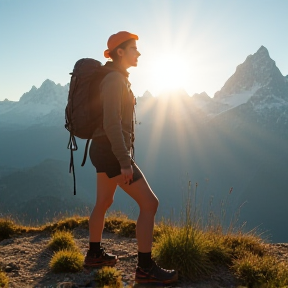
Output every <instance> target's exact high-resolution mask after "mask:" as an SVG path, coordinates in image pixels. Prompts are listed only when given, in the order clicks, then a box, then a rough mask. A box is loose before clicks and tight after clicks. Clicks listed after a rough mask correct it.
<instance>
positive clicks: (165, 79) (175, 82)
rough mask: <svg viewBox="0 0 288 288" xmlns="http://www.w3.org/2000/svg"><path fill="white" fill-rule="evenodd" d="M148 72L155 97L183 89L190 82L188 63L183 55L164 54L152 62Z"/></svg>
mask: <svg viewBox="0 0 288 288" xmlns="http://www.w3.org/2000/svg"><path fill="white" fill-rule="evenodd" d="M152 63H153V64H152V65H151V67H149V68H150V72H151V76H152V79H153V90H154V94H155V96H157V95H159V94H161V93H163V92H166V91H171V90H178V89H184V90H185V88H186V87H188V86H190V83H191V81H192V76H191V71H190V68H189V65H188V62H187V61H185V57H183V55H178V54H176V53H165V54H161V55H159V56H158V57H157V58H156V59H155V61H153V62H152Z"/></svg>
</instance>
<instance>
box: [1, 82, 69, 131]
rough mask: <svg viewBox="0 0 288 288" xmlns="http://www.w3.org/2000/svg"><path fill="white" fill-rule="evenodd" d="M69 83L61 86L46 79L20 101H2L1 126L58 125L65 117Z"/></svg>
mask: <svg viewBox="0 0 288 288" xmlns="http://www.w3.org/2000/svg"><path fill="white" fill-rule="evenodd" d="M67 94H68V84H67V85H65V86H61V85H60V84H57V85H56V84H55V83H54V82H53V81H51V80H48V79H47V80H45V81H44V82H43V83H42V85H41V87H40V88H38V89H37V88H36V87H35V86H33V87H32V88H31V90H30V91H29V92H27V93H24V94H23V95H22V96H21V98H20V100H19V101H18V102H13V101H9V100H7V99H6V100H4V101H0V127H6V128H7V127H9V129H11V128H14V129H15V128H16V129H17V127H29V126H33V125H45V126H57V125H61V124H62V122H63V119H65V118H64V112H63V111H64V110H63V109H64V108H63V107H65V105H66V103H67Z"/></svg>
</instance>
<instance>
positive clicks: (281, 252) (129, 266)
mask: <svg viewBox="0 0 288 288" xmlns="http://www.w3.org/2000/svg"><path fill="white" fill-rule="evenodd" d="M73 234H74V238H75V241H76V243H77V246H78V247H79V248H80V251H81V252H82V254H83V255H85V253H86V251H87V248H88V230H87V229H83V228H76V229H74V231H73ZM50 237H51V236H50V234H49V233H47V232H42V233H27V234H24V235H21V236H19V237H15V238H11V239H6V240H3V241H1V242H0V265H1V267H2V268H3V270H4V271H6V274H7V275H8V277H9V280H10V283H9V288H20V287H21V288H22V287H23V288H24V287H33V288H36V287H39V288H40V287H41V288H48V287H49V288H54V287H55V288H56V287H57V285H58V287H61V288H62V287H63V288H64V287H65V288H72V287H74V288H77V287H94V286H95V284H96V283H95V282H94V280H93V276H94V271H88V270H83V271H82V272H78V273H59V274H55V273H53V272H51V270H50V269H49V261H50V259H51V257H52V255H53V252H52V251H51V250H50V249H48V248H47V244H48V242H49V240H50ZM103 244H104V246H105V247H106V249H107V251H108V252H112V253H115V254H116V255H118V257H119V260H120V261H118V262H117V264H116V268H117V269H118V270H121V275H122V279H123V281H124V283H125V285H128V284H130V285H133V284H134V283H133V279H134V273H135V266H136V263H137V257H136V256H137V245H136V239H133V238H125V237H120V236H118V235H116V234H112V233H107V232H105V233H104V234H103ZM267 249H269V251H270V252H271V253H272V254H274V255H276V256H277V257H278V258H279V259H281V260H284V261H288V244H273V245H272V244H270V245H267ZM63 282H67V284H66V286H65V285H64V283H63ZM60 283H62V285H60ZM69 283H70V284H69ZM72 283H73V285H72ZM236 283H237V281H236V279H235V278H234V277H233V276H232V275H231V274H230V273H229V271H228V270H227V269H224V268H219V271H217V273H215V274H214V275H211V278H209V279H207V280H206V281H201V283H193V282H184V281H179V283H177V284H176V285H175V287H195V288H204V287H205V288H209V287H211V288H212V287H229V288H232V287H237V284H236ZM142 287H143V286H142Z"/></svg>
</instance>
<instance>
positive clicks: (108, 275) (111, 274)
mask: <svg viewBox="0 0 288 288" xmlns="http://www.w3.org/2000/svg"><path fill="white" fill-rule="evenodd" d="M95 280H96V282H97V284H98V285H97V287H104V286H108V287H115V288H121V287H123V283H122V277H121V275H120V271H118V270H117V269H116V268H114V267H103V268H102V269H100V270H98V271H97V272H96V275H95Z"/></svg>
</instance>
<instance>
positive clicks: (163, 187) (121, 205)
mask: <svg viewBox="0 0 288 288" xmlns="http://www.w3.org/2000/svg"><path fill="white" fill-rule="evenodd" d="M287 79H288V77H287V76H283V75H282V74H281V72H280V71H279V69H278V68H277V66H276V64H275V62H274V61H273V60H272V59H271V58H270V56H269V53H268V50H267V49H266V48H265V47H263V46H262V47H260V49H259V50H258V51H257V52H256V53H254V54H252V55H249V56H248V57H247V58H246V59H245V60H244V62H243V63H242V64H240V65H238V66H237V68H236V71H235V73H234V74H233V75H232V76H231V77H230V78H229V79H228V80H227V81H226V83H224V85H223V87H222V88H221V90H220V91H218V92H216V93H215V95H214V97H213V98H210V97H209V96H208V95H207V94H206V93H205V92H202V93H200V94H194V95H193V96H192V97H190V96H189V95H187V93H186V92H185V91H170V92H169V95H165V94H163V95H162V97H153V96H152V95H151V93H149V92H148V91H147V92H145V93H144V95H143V97H138V98H137V105H136V115H137V123H138V125H136V143H135V147H136V150H135V152H136V162H137V164H138V165H139V166H140V168H141V169H142V171H143V172H144V174H145V177H146V178H147V179H148V181H149V184H150V186H151V187H152V189H153V190H154V192H155V193H156V195H157V197H158V198H159V200H160V206H159V209H158V217H159V219H161V217H162V216H164V217H170V216H171V213H172V214H173V215H175V217H176V215H178V213H179V211H180V209H181V206H182V205H183V202H185V195H186V194H187V191H188V190H189V189H192V190H193V191H194V192H193V193H194V194H195V197H193V201H192V205H193V206H194V207H195V209H196V208H197V210H201V211H202V213H203V215H202V216H201V219H207V218H209V215H210V210H211V209H213V210H215V213H216V214H217V213H218V214H221V213H222V212H223V203H224V202H225V203H226V204H225V205H226V206H225V219H224V220H223V221H224V222H225V225H228V224H229V219H230V217H232V216H233V215H234V214H235V213H236V212H235V211H237V210H238V208H239V207H240V206H241V207H242V208H241V213H240V215H238V216H239V217H238V218H239V221H240V222H247V224H246V229H248V230H249V229H253V228H254V227H259V229H260V230H261V231H264V232H267V235H271V237H270V239H271V241H274V242H287V241H288V233H287V232H286V230H285V229H283V227H287V225H288V220H287V219H288V218H287V215H286V210H287V209H286V208H285V203H287V201H288V195H287V193H286V190H287V186H288V177H287V171H288V150H287V143H288V133H287V132H288V120H287V117H288V107H287V105H288V104H287V103H288V99H287V97H288V88H287V87H288V86H287V85H288V80H287ZM44 83H45V85H44ZM44 83H43V84H42V86H43V87H42V86H41V87H40V88H38V89H37V88H32V89H31V91H29V92H27V93H25V94H24V95H23V96H22V97H21V99H20V101H19V102H11V101H8V100H5V101H0V135H1V136H0V137H1V149H0V159H1V163H0V164H1V166H5V167H14V168H13V169H15V168H16V169H28V168H27V167H37V165H40V164H39V163H41V162H43V161H45V159H47V158H50V159H51V158H52V159H57V160H61V161H65V163H66V165H62V166H63V168H61V169H62V172H61V173H63V174H61V173H60V172H59V175H60V178H61V177H64V178H65V177H69V176H68V175H69V174H68V164H69V163H68V161H69V157H70V155H69V151H68V150H67V142H68V138H69V133H68V132H67V131H66V130H65V129H64V108H65V104H66V99H67V89H68V86H67V85H66V86H64V87H61V86H60V85H56V84H55V83H54V82H52V81H50V80H46V81H45V82H44ZM45 87H46V88H45ZM44 88H45V89H44ZM25 103H27V104H25ZM37 105H39V106H37ZM44 107H46V108H44ZM25 109H26V110H25ZM41 113H42V114H41ZM37 117H38V118H37ZM9 119H10V120H11V122H10V120H9ZM17 121H18V122H17ZM12 124H13V127H12ZM12 128H13V129H12ZM77 144H78V146H79V151H77V152H76V153H75V155H74V156H75V168H76V177H77V178H76V179H77V188H78V191H77V195H79V197H80V199H81V201H83V202H84V203H85V201H87V200H88V201H90V203H94V201H95V192H94V191H95V169H94V168H93V167H92V165H91V163H89V162H90V161H88V162H87V164H86V165H85V167H83V168H82V167H80V163H81V160H82V157H83V152H84V145H85V141H84V140H78V141H77ZM60 166H61V165H60ZM62 166H61V167H62ZM29 169H30V168H29ZM29 169H28V170H27V171H28V172H27V173H32V171H31V170H29ZM55 169H56V168H55ZM3 171H4V172H3V173H2V174H0V175H2V176H1V177H2V178H1V181H2V180H3V179H8V178H5V177H10V176H11V177H12V175H14V176H15V174H13V170H9V169H8V170H7V169H6V170H5V169H4V170H3ZM56 171H57V169H56ZM0 173H1V169H0ZM48 173H50V172H48ZM27 177H28V176H27ZM52 178H53V177H51V178H50V180H49V181H53V180H52ZM64 178H63V179H64ZM17 179H18V178H17V177H15V178H14V180H13V181H14V182H15V183H17V181H18V180H17ZM19 179H20V178H19ZM39 179H40V175H39ZM65 179H66V178H65ZM69 179H70V180H71V177H70V178H69ZM58 180H59V179H58ZM33 181H34V180H31V182H33ZM41 181H42V180H41ZM43 181H44V180H43ZM43 183H44V182H43ZM63 183H65V185H66V186H67V187H68V190H70V189H71V192H72V188H71V185H72V181H70V182H69V181H68V178H67V181H66V180H65V181H64V182H63ZM189 183H192V186H191V185H190V184H189ZM195 183H197V187H196V186H195ZM45 185H46V184H45ZM59 185H60V184H59ZM69 185H70V186H69ZM56 186H58V184H56ZM25 187H26V186H25ZM38 187H39V186H38ZM191 187H192V188H191ZM231 187H233V189H232V190H231ZM11 189H12V188H11ZM13 189H14V188H13ZM53 189H56V187H55V185H54V186H53ZM21 191H22V190H21ZM231 191H232V193H231ZM58 192H59V191H58ZM71 192H69V193H71ZM21 193H24V191H22V192H21ZM59 193H60V192H59ZM0 195H1V194H0ZM70 195H71V194H70ZM1 196H2V195H1ZM1 196H0V197H1ZM37 197H38V196H37ZM37 197H36V196H35V199H38V198H37ZM49 197H50V196H49ZM51 197H52V196H51ZM67 197H72V198H73V195H72V196H67ZM86 199H87V200H86ZM212 200H213V201H212ZM0 201H1V198H0ZM31 201H32V200H31ZM58 202H59V201H58ZM9 203H10V202H9ZM59 203H60V202H59ZM11 205H12V203H11ZM31 205H32V202H31ZM33 205H34V204H33ZM33 207H35V205H34V206H33ZM57 209H58V208H57ZM112 209H114V210H119V209H121V210H123V211H124V212H126V213H128V214H131V213H132V214H133V215H130V217H131V218H133V217H134V216H135V217H137V211H138V207H137V205H136V204H135V203H134V202H133V201H132V200H131V198H129V197H128V196H127V195H125V193H123V192H120V191H117V193H116V195H115V201H114V204H113V206H112ZM131 211H132V212H131ZM217 211H218V212H217ZM221 211H222V212H221ZM234 216H235V215H234ZM135 217H134V218H135ZM220 218H221V217H220Z"/></svg>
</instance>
